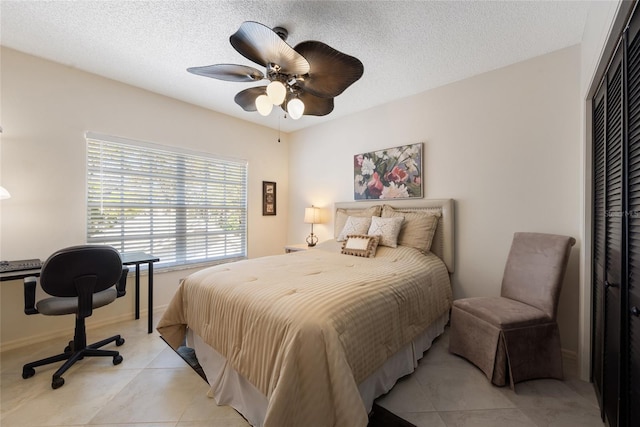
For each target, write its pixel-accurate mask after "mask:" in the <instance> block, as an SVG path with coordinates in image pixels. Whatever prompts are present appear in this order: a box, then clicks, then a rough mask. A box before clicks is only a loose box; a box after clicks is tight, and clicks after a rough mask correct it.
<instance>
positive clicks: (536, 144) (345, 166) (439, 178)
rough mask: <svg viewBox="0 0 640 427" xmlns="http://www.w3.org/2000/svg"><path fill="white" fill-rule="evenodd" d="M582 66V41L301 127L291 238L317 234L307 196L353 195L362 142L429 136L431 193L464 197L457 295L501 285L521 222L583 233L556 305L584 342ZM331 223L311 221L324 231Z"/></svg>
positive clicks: (393, 142)
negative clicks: (307, 212) (306, 220)
mask: <svg viewBox="0 0 640 427" xmlns="http://www.w3.org/2000/svg"><path fill="white" fill-rule="evenodd" d="M579 74H580V49H579V47H578V46H574V47H571V48H567V49H564V50H560V51H557V52H554V53H551V54H548V55H544V56H540V57H537V58H534V59H532V60H529V61H525V62H521V63H518V64H515V65H512V66H509V67H505V68H502V69H499V70H495V71H492V72H488V73H485V74H482V75H479V76H476V77H473V78H469V79H466V80H462V81H459V82H457V83H453V84H450V85H448V86H444V87H441V88H438V89H434V90H430V91H427V92H424V93H421V94H419V95H415V96H412V97H409V98H405V99H402V100H400V101H397V102H393V103H389V104H386V105H383V106H380V107H376V108H372V109H370V110H367V111H365V112H362V113H359V114H354V115H351V116H349V117H348V118H344V119H339V120H335V121H332V122H331V123H328V124H324V125H319V126H315V127H312V128H309V129H306V130H302V131H298V132H296V133H293V134H292V135H291V140H290V142H291V143H290V145H289V149H290V151H289V153H290V154H289V167H290V179H289V182H290V212H289V217H290V219H291V221H290V225H289V234H288V240H289V243H296V242H302V241H303V240H304V238H305V236H306V235H307V234H309V227H308V226H307V225H305V224H303V223H302V218H303V212H304V207H305V206H309V205H311V204H315V205H316V206H324V207H326V208H330V207H331V205H332V203H333V202H334V201H348V200H353V164H352V163H353V155H354V154H357V153H362V152H367V151H372V150H376V149H382V148H388V147H394V146H398V145H403V144H412V143H416V142H423V143H424V185H425V187H424V194H425V197H427V198H453V199H455V200H456V230H455V231H456V272H455V274H454V275H453V289H454V296H455V297H456V298H461V297H467V296H479V295H498V294H499V292H500V282H501V277H502V272H503V269H504V263H505V260H506V257H507V252H508V250H509V247H510V244H511V239H512V236H513V233H514V232H515V231H539V232H548V233H560V234H567V235H571V236H574V237H575V238H576V239H577V241H578V242H577V244H576V246H575V248H574V250H573V252H572V256H571V260H570V265H569V271H568V274H567V278H566V280H565V284H564V288H563V291H562V295H561V302H560V307H559V315H558V317H559V323H560V329H561V336H562V343H563V347H564V348H565V349H566V350H568V351H569V352H570V353H569V354H572V353H573V354H575V352H576V351H577V350H578V303H579V301H578V297H579V280H578V277H579V262H578V260H579V254H580V251H581V248H582V239H581V235H582V230H581V218H582V206H581V204H580V203H581V195H580V191H581V188H582V183H581V176H580V173H581V167H582V160H581V157H580V153H581V141H580V136H581V134H580V110H579V108H578V105H579V99H580V80H579ZM337 102H339V99H338V101H337ZM328 210H329V209H327V211H328ZM331 227H332V225H331V224H324V225H320V226H316V227H315V230H314V231H316V233H317V234H319V236H320V239H321V240H324V239H328V238H330V237H331V230H332V228H331Z"/></svg>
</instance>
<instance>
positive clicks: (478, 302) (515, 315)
mask: <svg viewBox="0 0 640 427" xmlns="http://www.w3.org/2000/svg"><path fill="white" fill-rule="evenodd" d="M453 305H454V306H455V307H458V308H459V309H461V310H464V311H465V312H467V313H469V314H471V315H473V316H475V317H477V318H478V319H482V320H484V321H486V322H488V323H490V324H492V325H494V326H496V327H498V328H500V329H503V330H504V329H513V328H522V327H525V326H532V325H540V324H544V323H549V322H553V319H551V318H550V317H549V316H547V315H546V314H545V313H544V312H543V311H542V310H539V309H537V308H535V307H532V306H530V305H528V304H525V303H522V302H520V301H515V300H511V299H509V298H502V297H476V298H464V299H459V300H455V301H454V302H453Z"/></svg>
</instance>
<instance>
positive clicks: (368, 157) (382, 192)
mask: <svg viewBox="0 0 640 427" xmlns="http://www.w3.org/2000/svg"><path fill="white" fill-rule="evenodd" d="M353 175H354V198H355V200H365V199H407V198H412V197H422V143H419V144H412V145H403V146H401V147H395V148H387V149H385V150H380V151H373V152H371V153H364V154H356V155H355V156H353Z"/></svg>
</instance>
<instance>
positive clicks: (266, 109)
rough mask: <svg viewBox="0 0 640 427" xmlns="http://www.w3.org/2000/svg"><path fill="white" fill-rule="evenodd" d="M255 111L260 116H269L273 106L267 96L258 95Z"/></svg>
mask: <svg viewBox="0 0 640 427" xmlns="http://www.w3.org/2000/svg"><path fill="white" fill-rule="evenodd" d="M256 109H257V110H258V113H260V115H262V116H268V115H269V114H271V110H272V109H273V104H272V103H271V101H270V100H269V97H268V96H267V95H260V96H259V97H257V98H256Z"/></svg>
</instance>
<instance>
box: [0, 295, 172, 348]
mask: <svg viewBox="0 0 640 427" xmlns="http://www.w3.org/2000/svg"><path fill="white" fill-rule="evenodd" d="M167 306H168V304H165V305H162V306H159V307H155V308H154V309H153V315H154V316H159V315H161V314H162V313H164V311H165V310H166V309H167ZM148 312H149V311H148V310H146V309H141V310H140V319H139V321H141V322H145V324H146V321H147V320H146V319H147V313H148ZM133 319H134V315H133V314H131V313H127V314H121V315H119V316H112V317H109V318H107V319H103V320H99V321H96V322H92V323H91V324H90V325H87V330H88V331H91V330H94V329H98V328H101V327H103V326H106V325H111V324H114V323H118V322H124V321H127V320H133ZM72 335H73V331H72V330H69V329H68V328H65V329H59V330H56V331H46V332H43V333H41V334H38V335H30V336H28V337H24V338H18V339H15V340H12V341H7V342H5V343H0V353H2V352H3V351H8V350H14V349H16V348H20V347H24V346H27V345H31V344H38V343H41V342H44V341H48V340H51V339H56V338H58V339H61V338H65V339H68V338H69V337H70V336H72Z"/></svg>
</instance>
